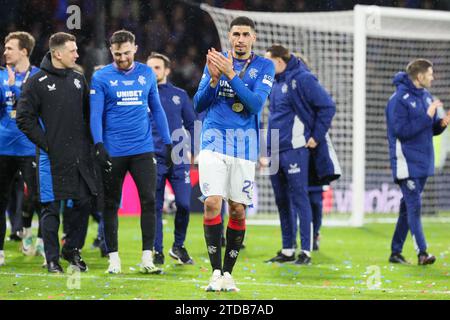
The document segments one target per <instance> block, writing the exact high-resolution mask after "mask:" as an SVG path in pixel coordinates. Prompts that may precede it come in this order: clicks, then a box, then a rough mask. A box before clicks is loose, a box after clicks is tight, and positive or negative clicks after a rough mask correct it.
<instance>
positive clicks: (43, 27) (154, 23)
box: [0, 0, 450, 213]
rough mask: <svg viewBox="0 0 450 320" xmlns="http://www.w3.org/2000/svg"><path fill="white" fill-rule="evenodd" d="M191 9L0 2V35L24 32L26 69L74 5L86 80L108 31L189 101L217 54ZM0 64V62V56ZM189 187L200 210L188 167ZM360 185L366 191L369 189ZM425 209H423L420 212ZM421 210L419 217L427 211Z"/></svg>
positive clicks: (434, 3)
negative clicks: (153, 64) (29, 43)
mask: <svg viewBox="0 0 450 320" xmlns="http://www.w3.org/2000/svg"><path fill="white" fill-rule="evenodd" d="M195 3H198V1H175V0H167V1H163V0H152V1H143V0H114V1H87V0H78V1H69V0H45V1H37V0H23V1H12V0H0V18H1V19H0V37H2V39H3V38H4V36H5V35H6V34H7V33H8V32H11V31H15V30H25V31H28V32H30V33H32V34H33V36H34V37H35V38H36V41H37V43H36V47H35V50H34V52H33V54H32V56H31V61H32V63H33V64H35V65H39V64H40V60H41V58H42V57H43V56H44V54H45V52H46V51H47V50H48V37H49V36H50V35H51V34H52V33H54V32H57V31H67V27H66V20H67V17H68V14H67V13H66V8H67V7H68V6H69V5H72V4H75V5H78V6H79V7H80V8H81V23H82V25H81V28H80V29H79V30H77V29H75V30H70V32H71V33H74V34H75V35H76V36H77V40H78V46H79V53H80V58H79V60H78V63H79V64H80V65H81V66H82V67H83V68H84V71H85V74H86V77H87V78H88V80H89V79H90V77H91V75H92V70H93V67H94V66H95V65H97V64H104V63H109V61H110V56H109V52H108V50H107V47H108V44H107V39H108V38H109V36H110V35H111V34H112V33H113V32H114V31H115V30H118V29H121V28H125V29H128V30H130V31H132V32H134V33H135V34H136V40H137V44H138V46H139V50H138V53H137V57H136V58H137V60H138V61H145V59H146V57H147V56H148V55H149V54H150V52H152V51H158V52H162V53H164V54H166V55H168V56H169V57H170V58H171V59H172V74H171V76H170V80H171V81H172V82H173V83H174V84H175V85H177V86H180V87H182V88H184V89H185V90H187V92H188V93H189V95H190V96H191V97H192V96H193V94H194V93H195V90H196V88H197V85H198V82H199V79H200V77H201V74H202V70H203V66H204V53H205V52H206V50H207V49H208V48H210V47H215V48H220V41H219V35H218V32H217V30H216V27H215V24H214V23H213V21H212V19H211V16H210V15H209V14H208V13H206V12H205V11H203V10H201V9H200V8H199V7H198V6H197V5H195ZM205 3H207V4H209V5H212V6H215V7H219V8H227V9H236V10H248V11H265V12H317V11H339V10H351V9H353V7H354V5H355V4H357V3H358V4H375V5H379V6H387V7H405V8H422V9H436V10H450V0H439V1H438V0H427V1H418V0H404V1H392V0H380V1H350V0H327V1H324V0H318V1H305V0H303V1H302V0H300V1H289V0H275V1H261V0H247V1H244V0H232V1H226V0H223V1H221V0H216V1H214V0H210V1H205ZM205 30H207V32H205ZM2 46H3V43H1V45H0V49H2V52H3V48H2ZM1 59H3V56H2V57H1ZM2 64H4V61H2ZM375 151H376V150H375ZM338 152H339V150H338ZM345 179H347V181H348V176H347V177H344V180H345ZM383 179H384V178H383ZM386 179H389V178H386ZM260 180H261V179H260ZM191 181H192V184H193V187H194V192H193V196H192V209H193V210H192V211H193V212H199V211H201V210H202V208H201V203H200V202H199V201H197V197H198V195H199V190H198V189H199V188H198V185H196V182H197V181H198V177H197V173H196V170H195V169H194V170H193V172H192V174H191ZM261 184H264V186H263V188H264V189H265V190H266V191H265V192H266V193H267V192H268V191H270V185H269V183H268V180H267V179H264V180H261V181H260V185H261ZM376 184H378V182H377V183H376ZM366 187H367V188H369V186H366ZM343 197H344V196H343ZM269 198H271V197H269ZM266 199H267V197H266ZM343 199H344V198H343ZM324 200H325V202H324V206H325V208H324V210H325V212H330V211H332V210H333V209H334V210H335V211H339V210H337V209H336V203H334V204H333V203H332V201H333V198H332V194H330V193H328V194H327V193H326V194H325V198H324ZM344 200H345V199H344ZM266 202H267V201H266ZM344 202H345V201H344ZM345 203H346V202H345ZM345 203H344V204H345ZM122 205H123V206H122V209H121V213H137V212H139V211H140V208H139V203H138V201H137V192H136V190H135V187H134V185H133V183H132V182H131V179H130V178H127V180H126V182H125V188H124V198H123V203H122ZM261 207H262V208H263V210H262V211H264V212H267V211H273V210H274V208H272V207H273V201H270V203H268V204H267V205H266V204H263V205H262V206H261ZM347 207H348V206H345V209H343V210H342V211H348V208H347ZM427 207H428V206H425V209H427ZM431 207H432V209H431V210H429V211H430V212H434V206H431ZM393 211H395V210H393ZM425 211H426V212H427V210H425Z"/></svg>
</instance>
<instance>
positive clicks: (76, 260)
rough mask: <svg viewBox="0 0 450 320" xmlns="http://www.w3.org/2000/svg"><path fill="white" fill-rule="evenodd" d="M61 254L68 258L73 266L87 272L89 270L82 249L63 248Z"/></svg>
mask: <svg viewBox="0 0 450 320" xmlns="http://www.w3.org/2000/svg"><path fill="white" fill-rule="evenodd" d="M61 256H62V257H63V259H64V260H67V261H68V262H69V263H70V265H71V266H72V267H73V268H76V269H78V270H80V272H85V271H87V270H88V267H87V265H86V263H85V262H84V261H83V258H81V255H80V251H79V250H78V249H70V250H68V249H64V248H63V249H62V250H61Z"/></svg>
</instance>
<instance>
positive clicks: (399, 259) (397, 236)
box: [389, 198, 409, 263]
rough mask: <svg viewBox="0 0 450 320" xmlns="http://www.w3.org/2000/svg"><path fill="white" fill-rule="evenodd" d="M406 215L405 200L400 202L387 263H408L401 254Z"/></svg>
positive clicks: (406, 227)
mask: <svg viewBox="0 0 450 320" xmlns="http://www.w3.org/2000/svg"><path fill="white" fill-rule="evenodd" d="M408 230H409V226H408V214H407V212H406V204H405V199H404V198H402V199H401V200H400V212H399V215H398V220H397V224H396V226H395V231H394V235H393V237H392V242H391V256H390V257H389V262H392V263H408V262H407V261H406V259H405V258H404V257H403V255H402V254H401V253H402V251H403V244H404V243H405V240H406V236H407V235H408Z"/></svg>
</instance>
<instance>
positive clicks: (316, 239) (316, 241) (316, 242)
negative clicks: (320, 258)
mask: <svg viewBox="0 0 450 320" xmlns="http://www.w3.org/2000/svg"><path fill="white" fill-rule="evenodd" d="M319 239H320V237H319V235H317V236H314V240H313V251H319V242H320V241H319Z"/></svg>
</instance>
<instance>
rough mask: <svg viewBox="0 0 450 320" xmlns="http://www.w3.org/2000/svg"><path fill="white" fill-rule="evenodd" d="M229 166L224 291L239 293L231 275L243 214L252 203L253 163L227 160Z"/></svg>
mask: <svg viewBox="0 0 450 320" xmlns="http://www.w3.org/2000/svg"><path fill="white" fill-rule="evenodd" d="M227 160H228V161H230V164H231V170H230V174H229V181H230V196H229V201H228V205H229V211H228V213H229V219H228V226H227V231H226V235H227V237H226V240H227V241H226V242H227V245H226V248H225V255H224V261H223V283H222V290H224V291H239V289H238V288H237V286H236V284H235V282H234V279H233V277H232V276H231V273H232V272H233V268H234V266H235V264H236V261H237V258H238V256H239V251H240V249H241V246H242V242H243V241H244V237H245V230H246V225H245V212H246V208H247V206H249V205H251V204H252V203H253V187H254V181H255V163H254V162H252V161H248V160H243V159H239V158H231V157H228V158H227Z"/></svg>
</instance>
